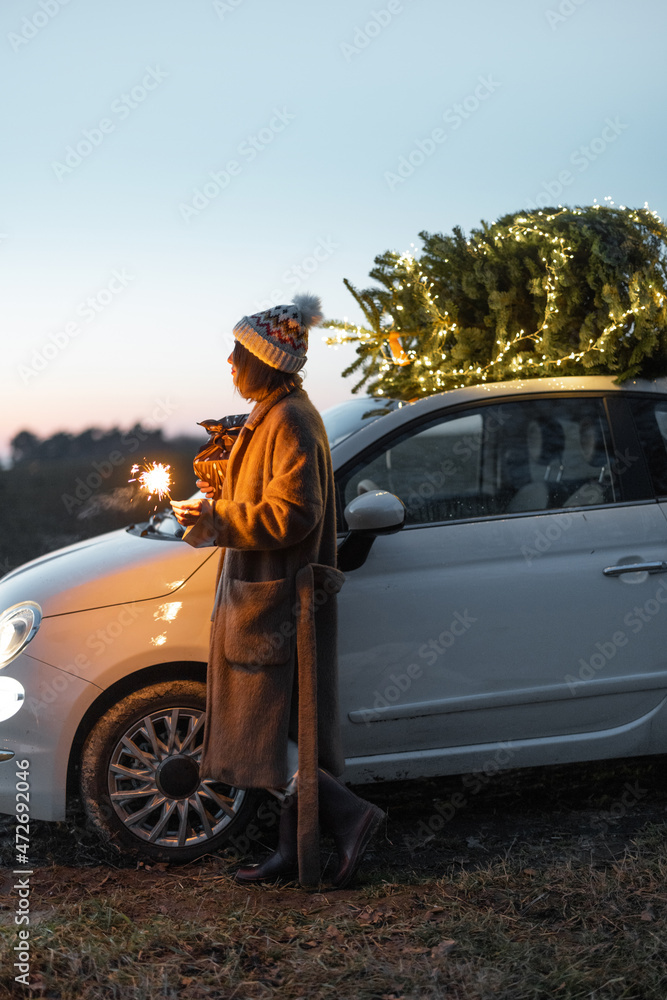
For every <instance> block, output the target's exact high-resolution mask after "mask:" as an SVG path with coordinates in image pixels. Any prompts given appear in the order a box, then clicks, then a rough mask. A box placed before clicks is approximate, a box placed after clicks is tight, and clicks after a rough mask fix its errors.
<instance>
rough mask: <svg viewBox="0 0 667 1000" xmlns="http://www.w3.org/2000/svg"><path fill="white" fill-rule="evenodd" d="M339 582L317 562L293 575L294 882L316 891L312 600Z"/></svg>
mask: <svg viewBox="0 0 667 1000" xmlns="http://www.w3.org/2000/svg"><path fill="white" fill-rule="evenodd" d="M344 580H345V576H344V575H343V573H341V571H340V570H338V569H335V567H333V566H325V565H322V564H321V563H308V564H307V565H306V566H303V567H302V568H301V569H300V570H299V571H298V573H297V574H296V595H297V604H298V614H297V633H296V646H297V664H298V678H299V711H298V747H299V777H298V779H297V809H298V813H297V827H298V833H297V856H298V862H299V882H300V883H301V884H302V885H313V886H316V885H318V884H319V881H320V837H319V823H318V819H319V796H318V780H317V771H318V767H319V761H318V757H319V754H318V730H317V632H316V625H315V606H316V601H315V596H316V588H317V594H318V595H319V594H320V593H323V594H325V595H326V597H327V598H329V597H330V596H332V595H334V594H336V593H338V591H339V590H340V588H341V587H342V585H343V582H344ZM317 603H319V602H317Z"/></svg>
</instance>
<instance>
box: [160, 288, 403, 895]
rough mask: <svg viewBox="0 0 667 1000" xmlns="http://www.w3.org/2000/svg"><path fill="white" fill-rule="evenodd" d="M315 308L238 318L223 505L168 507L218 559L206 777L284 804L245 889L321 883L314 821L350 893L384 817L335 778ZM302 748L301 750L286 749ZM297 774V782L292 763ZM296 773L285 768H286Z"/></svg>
mask: <svg viewBox="0 0 667 1000" xmlns="http://www.w3.org/2000/svg"><path fill="white" fill-rule="evenodd" d="M321 319H322V316H321V311H320V302H319V299H318V298H316V297H315V296H310V295H301V296H295V298H294V301H293V303H291V304H289V305H282V306H275V307H273V308H272V309H268V310H266V311H264V312H261V313H255V314H254V315H252V316H244V317H243V319H241V320H240V321H239V322H238V323H237V324H236V326H235V327H234V335H235V338H236V340H235V344H234V349H233V351H232V353H231V354H230V356H229V358H228V361H229V363H230V364H231V365H232V378H233V381H234V385H235V387H236V388H237V389H238V391H239V392H240V393H241V395H242V396H244V398H246V399H248V400H251V401H253V402H254V404H255V406H254V408H253V410H252V412H251V413H250V416H249V417H248V418H247V420H246V421H245V423H244V425H243V427H242V429H241V431H240V433H239V436H238V438H237V440H236V442H235V444H234V447H233V448H232V451H231V454H230V456H229V461H228V464H227V469H226V474H225V479H224V482H223V485H222V492H221V495H220V496H219V497H215V496H214V492H213V491H212V490H211V488H210V487H209V485H208V484H207V483H204V482H201V481H200V482H199V483H198V485H199V487H200V489H201V490H202V491H203V492H204V493H206V496H207V498H206V499H199V500H189V501H172V506H173V509H174V512H175V514H176V517H177V518H178V520H179V521H180V523H181V524H184V525H186V526H187V527H188V530H187V531H186V533H185V535H184V538H185V540H186V541H187V542H189V543H190V544H191V545H195V546H198V545H210V544H211V542H213V543H214V544H216V545H219V546H221V547H222V548H223V549H224V550H225V551H224V552H222V553H221V566H220V569H219V576H218V585H217V591H216V599H215V604H214V610H213V615H212V619H213V627H212V632H211V646H210V654H209V664H208V674H207V698H206V701H207V704H206V731H205V738H204V748H203V755H202V761H201V774H202V776H205V777H208V778H211V779H216V780H220V781H224V782H226V783H227V784H229V785H233V786H235V787H240V788H267V789H269V790H271V791H273V792H274V794H277V795H278V796H279V797H281V798H282V799H283V803H282V808H281V815H280V825H279V836H278V849H277V850H276V851H275V852H274V853H273V854H272V855H271V856H270V857H269V858H267V859H266V860H265V861H264V862H263V863H261V864H258V865H252V866H247V867H243V868H240V869H239V870H238V872H237V873H236V878H237V880H238V881H240V882H263V881H273V880H275V879H278V878H290V879H291V878H295V877H297V876H298V878H299V880H300V881H301V882H302V883H303V884H317V883H318V882H319V843H318V839H317V829H318V815H319V818H320V820H321V821H322V827H323V829H325V830H326V831H327V832H329V833H330V834H331V835H332V836H333V838H334V842H335V844H336V848H337V851H338V854H339V858H340V865H339V868H338V871H337V873H336V875H335V877H334V883H335V884H336V885H337V886H343V885H346V884H347V883H348V882H349V881H350V879H351V878H352V875H353V874H354V871H355V870H356V868H357V866H358V864H359V861H360V860H361V856H362V854H363V852H364V850H365V849H366V847H367V845H368V843H369V841H370V838H371V837H372V836H373V834H374V833H375V831H376V830H377V828H378V826H379V824H380V822H381V820H382V818H383V817H384V813H383V812H382V811H381V810H380V809H378V808H377V807H376V806H373V805H371V804H370V803H368V802H366V801H364V800H363V799H360V798H358V797H357V796H356V795H354V794H353V793H352V792H351V791H350V790H349V789H348V788H346V786H345V785H343V784H342V783H341V782H339V781H337V780H336V778H335V777H334V775H337V774H340V773H341V772H342V771H343V768H344V758H343V755H342V751H341V746H340V734H339V719H338V675H337V655H336V593H337V591H338V590H339V589H340V586H341V584H342V582H343V580H344V577H343V574H342V573H340V572H339V571H338V570H337V569H336V520H335V499H334V485H333V474H332V468H331V454H330V451H329V444H328V441H327V437H326V433H325V430H324V425H323V424H322V420H321V417H320V415H319V414H318V412H317V410H316V409H315V408H314V406H313V405H312V403H311V402H310V400H309V398H308V396H307V394H306V393H305V392H304V390H303V388H302V385H301V376H300V375H299V374H298V372H299V371H300V370H301V368H302V367H303V365H304V364H305V362H306V351H307V345H308V329H309V327H310V326H312V325H314V324H316V323H319V322H320V320H321ZM295 741H297V742H298V749H297V746H296V745H295ZM297 753H298V772H297V774H295V773H294V771H295V767H296V764H297V759H296V758H297ZM288 761H290V762H291V764H292V766H290V765H289V763H288Z"/></svg>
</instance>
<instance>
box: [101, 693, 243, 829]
mask: <svg viewBox="0 0 667 1000" xmlns="http://www.w3.org/2000/svg"><path fill="white" fill-rule="evenodd" d="M203 736H204V713H203V712H202V711H200V710H199V709H195V708H170V709H163V710H162V711H159V712H153V713H151V714H150V715H146V716H144V718H143V719H140V720H139V721H138V722H136V723H135V724H134V725H133V726H131V727H130V728H129V729H128V730H127V732H126V733H125V734H124V735H123V736H122V737H121V739H120V740H119V741H118V744H117V745H116V747H115V748H114V751H113V754H112V755H111V763H110V765H109V795H110V798H111V802H112V804H113V807H114V809H115V810H116V814H117V815H118V816H119V818H120V819H121V821H122V822H123V823H124V825H125V826H126V827H127V829H128V830H129V831H131V832H132V833H133V834H134V836H135V837H138V838H139V839H140V840H145V841H147V842H148V843H150V844H156V845H158V846H161V847H171V848H179V847H193V846H195V845H197V844H202V843H204V842H205V841H207V840H210V839H211V838H212V837H215V836H216V834H218V833H220V831H221V830H223V829H224V828H225V827H226V826H228V825H229V824H230V823H231V821H232V820H233V819H234V817H235V816H236V815H237V814H238V811H239V809H240V807H241V805H242V803H243V800H244V798H245V794H246V793H245V791H244V790H243V789H240V788H232V787H231V786H229V785H225V784H223V783H222V782H220V781H210V780H204V781H200V778H199V762H200V760H201V755H202V742H203Z"/></svg>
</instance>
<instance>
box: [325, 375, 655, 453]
mask: <svg viewBox="0 0 667 1000" xmlns="http://www.w3.org/2000/svg"><path fill="white" fill-rule="evenodd" d="M609 391H612V392H655V393H662V394H664V395H667V378H659V379H628V380H627V381H625V382H623V383H621V384H620V385H619V384H618V383H616V382H615V381H614V376H613V375H582V376H580V375H564V376H552V377H550V378H527V379H511V380H510V381H508V382H490V383H488V382H487V383H482V384H480V385H469V386H465V387H463V388H461V389H447V390H445V391H444V392H437V393H433V394H431V395H429V396H426V397H425V398H424V399H416V400H413V401H412V402H409V403H405V404H404V405H403V406H402V407H401V408H400V409H397V410H393V411H392V412H391V413H388V414H386V416H384V417H379V418H378V419H377V420H375V421H373V423H372V424H369V425H368V426H367V427H362V428H360V429H359V430H358V431H356V432H355V433H354V434H352V435H350V437H349V438H345V439H344V440H343V441H341V442H340V443H339V444H338V445H336V446H335V447H334V448H333V449H332V452H331V454H332V457H333V459H334V467H335V468H337V469H338V468H340V467H341V465H343V464H344V463H345V462H347V461H349V460H350V459H351V458H354V456H355V455H356V454H357V452H359V451H360V450H362V449H363V448H365V447H367V446H368V445H369V444H372V443H373V442H374V441H376V440H378V439H380V438H382V437H384V436H385V434H387V432H391V431H392V430H395V429H396V428H398V427H402V426H403V425H405V424H409V423H411V422H412V421H413V420H415V419H418V418H419V417H423V416H426V415H428V414H429V413H431V412H433V413H437V412H438V411H439V410H442V409H444V408H446V407H447V408H448V407H450V406H451V407H454V406H460V405H462V404H466V403H476V402H477V403H479V402H482V401H484V400H487V399H489V398H493V397H494V396H499V397H500V396H502V397H503V398H504V399H507V398H509V397H511V396H522V395H529V394H533V393H540V394H542V393H543V394H545V395H548V394H550V393H562V392H609ZM380 398H382V397H380Z"/></svg>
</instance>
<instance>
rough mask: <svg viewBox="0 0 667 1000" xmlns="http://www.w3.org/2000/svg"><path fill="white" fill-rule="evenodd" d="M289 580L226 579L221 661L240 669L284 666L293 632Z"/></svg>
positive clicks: (290, 649) (288, 654)
mask: <svg viewBox="0 0 667 1000" xmlns="http://www.w3.org/2000/svg"><path fill="white" fill-rule="evenodd" d="M291 597H292V581H291V580H287V579H284V580H263V581H261V582H259V583H254V582H249V581H247V580H235V579H233V578H232V579H230V580H228V582H227V593H226V595H225V659H226V660H227V661H228V663H234V664H236V665H238V666H242V667H270V666H279V665H280V664H281V663H287V661H288V660H289V658H290V655H291V652H292V641H293V640H292V637H293V635H294V633H295V631H296V628H295V626H294V623H293V615H292V614H291V610H290V604H291Z"/></svg>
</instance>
